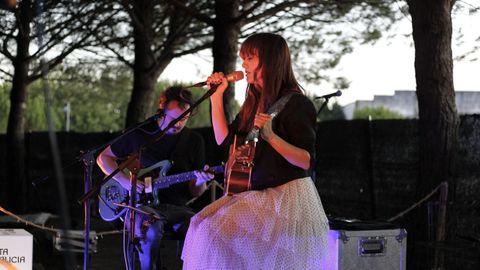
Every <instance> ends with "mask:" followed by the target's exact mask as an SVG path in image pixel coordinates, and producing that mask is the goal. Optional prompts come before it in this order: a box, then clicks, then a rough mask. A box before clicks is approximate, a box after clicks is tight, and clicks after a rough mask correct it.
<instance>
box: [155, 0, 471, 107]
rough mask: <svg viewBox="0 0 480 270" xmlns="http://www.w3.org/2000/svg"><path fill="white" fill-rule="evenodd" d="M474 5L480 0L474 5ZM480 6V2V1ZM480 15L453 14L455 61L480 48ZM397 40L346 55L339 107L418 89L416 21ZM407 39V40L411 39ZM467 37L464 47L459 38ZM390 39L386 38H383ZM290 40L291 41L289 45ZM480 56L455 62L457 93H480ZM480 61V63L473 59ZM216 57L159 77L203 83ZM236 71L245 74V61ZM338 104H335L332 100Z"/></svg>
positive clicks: (338, 72) (320, 91)
mask: <svg viewBox="0 0 480 270" xmlns="http://www.w3.org/2000/svg"><path fill="white" fill-rule="evenodd" d="M473 2H474V3H475V2H476V1H473ZM478 2H479V3H478V6H480V1H478ZM479 25H480V14H476V15H470V14H468V12H467V11H465V12H463V13H457V14H454V18H453V41H452V51H453V52H452V53H453V57H454V58H455V57H456V56H458V55H460V54H463V53H464V52H466V51H469V50H471V49H472V48H473V47H474V46H475V45H477V46H479V45H480V40H478V41H475V40H476V39H477V38H479V37H480V27H479ZM394 29H395V30H394V31H395V33H399V35H397V36H396V37H395V38H386V37H383V38H381V39H380V40H378V41H377V42H376V43H375V44H373V45H363V46H356V47H354V50H353V52H352V53H350V54H348V55H346V56H344V57H343V58H342V60H341V61H340V63H339V65H338V66H337V67H335V68H334V69H332V70H330V71H328V72H327V73H328V74H329V75H331V76H332V77H333V76H344V77H345V78H347V80H348V81H350V87H349V88H348V89H345V90H342V96H340V97H335V98H334V99H335V100H336V101H337V102H338V103H339V104H340V105H342V106H343V105H347V104H350V103H352V102H355V101H356V100H372V99H373V97H374V96H375V95H393V94H394V91H395V90H415V89H416V86H415V85H416V84H415V70H414V58H415V57H414V56H415V55H414V54H415V50H414V47H413V39H412V37H411V35H410V34H411V21H410V18H409V17H407V16H405V17H404V19H403V20H402V21H401V22H399V23H397V25H396V26H395V27H394ZM406 35H407V36H406ZM459 35H463V36H462V41H463V42H462V43H461V44H458V42H456V41H455V38H456V37H457V36H459ZM384 36H387V35H384ZM287 42H288V41H287ZM479 56H480V53H479V52H478V51H477V52H476V53H474V54H473V55H470V56H469V57H467V58H466V59H464V60H462V61H454V71H453V76H454V87H455V89H456V91H459V90H460V91H475V90H476V91H480V79H479V75H480V57H479ZM473 58H479V59H478V60H477V61H471V59H473ZM212 62H213V59H212V57H211V54H210V52H209V51H202V52H200V53H199V54H197V55H190V56H186V57H182V58H179V59H175V60H174V61H173V62H172V63H171V64H170V65H169V66H168V67H167V69H166V70H165V71H164V72H163V73H162V75H161V77H160V79H161V80H163V79H166V80H174V81H183V82H191V81H193V82H197V81H198V82H201V81H205V79H206V78H207V77H208V75H209V74H210V73H211V71H212ZM237 70H242V71H243V69H242V68H241V65H240V63H238V64H237ZM298 79H299V81H300V83H301V84H302V85H303V86H304V87H305V88H306V89H307V91H309V92H310V93H311V94H313V95H315V96H321V95H324V94H329V93H333V92H335V91H336V89H334V88H333V86H332V85H330V84H327V83H322V84H321V85H309V84H306V83H304V82H303V83H302V80H301V78H298ZM235 87H236V88H235V89H236V90H235V99H236V100H238V101H239V102H240V103H242V102H243V100H244V95H245V88H246V82H245V79H244V80H241V81H239V82H237V83H236V86H235ZM331 101H333V100H331Z"/></svg>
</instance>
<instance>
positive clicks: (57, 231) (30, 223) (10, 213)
mask: <svg viewBox="0 0 480 270" xmlns="http://www.w3.org/2000/svg"><path fill="white" fill-rule="evenodd" d="M0 212H3V213H4V214H6V215H7V216H10V217H12V218H14V219H15V220H16V222H17V223H24V224H25V225H27V226H32V227H35V228H37V229H41V230H44V231H47V232H50V233H55V234H59V233H61V232H62V231H61V230H60V229H55V228H53V227H46V226H43V225H39V224H36V223H33V222H31V221H29V220H26V219H24V218H22V217H20V216H18V215H15V214H14V213H12V212H10V211H8V210H6V209H5V208H3V207H2V206H0ZM121 233H122V231H121V230H111V231H104V232H98V233H97V234H96V235H97V236H98V237H102V238H103V237H104V236H106V235H112V234H121Z"/></svg>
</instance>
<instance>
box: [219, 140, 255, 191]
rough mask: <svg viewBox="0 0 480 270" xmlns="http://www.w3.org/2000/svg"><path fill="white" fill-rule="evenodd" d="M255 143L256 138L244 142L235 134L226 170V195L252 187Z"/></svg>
mask: <svg viewBox="0 0 480 270" xmlns="http://www.w3.org/2000/svg"><path fill="white" fill-rule="evenodd" d="M255 145H256V140H252V141H248V142H243V141H242V140H239V139H238V138H237V136H236V135H235V137H234V140H233V143H232V145H230V150H229V155H228V161H227V165H226V170H225V186H224V195H229V196H231V195H233V194H236V193H240V192H243V191H247V190H250V189H251V181H250V180H251V177H252V171H253V158H254V156H255Z"/></svg>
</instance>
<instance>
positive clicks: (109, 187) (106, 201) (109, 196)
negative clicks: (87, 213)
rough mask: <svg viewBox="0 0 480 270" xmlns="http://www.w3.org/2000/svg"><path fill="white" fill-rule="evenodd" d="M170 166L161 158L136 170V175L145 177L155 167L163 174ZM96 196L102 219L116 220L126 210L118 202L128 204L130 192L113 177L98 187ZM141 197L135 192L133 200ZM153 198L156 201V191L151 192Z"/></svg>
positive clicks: (137, 200)
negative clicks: (135, 197)
mask: <svg viewBox="0 0 480 270" xmlns="http://www.w3.org/2000/svg"><path fill="white" fill-rule="evenodd" d="M171 167H172V164H171V162H170V161H168V160H162V161H160V162H158V163H155V164H154V165H152V166H150V167H148V168H144V169H141V170H140V171H139V172H138V177H139V178H142V177H145V175H147V174H149V173H150V172H152V171H154V170H157V169H158V170H159V173H158V174H159V175H161V176H165V175H166V174H167V172H168V170H169V169H170V168H171ZM98 196H99V199H98V211H99V212H100V216H101V217H102V219H103V220H105V221H113V220H116V219H117V218H119V217H121V216H123V215H124V214H125V211H127V208H125V207H119V206H118V204H125V205H128V204H129V199H130V193H129V191H128V190H127V189H125V188H123V187H122V185H120V184H119V183H118V182H117V181H115V180H114V179H110V180H108V181H107V182H106V183H105V184H103V185H102V186H101V187H100V192H99V194H98ZM141 197H142V194H138V193H137V199H136V200H135V201H136V202H139V201H140V200H141ZM153 198H154V201H158V198H157V195H156V192H154V193H153Z"/></svg>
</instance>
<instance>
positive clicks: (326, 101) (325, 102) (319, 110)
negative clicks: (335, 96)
mask: <svg viewBox="0 0 480 270" xmlns="http://www.w3.org/2000/svg"><path fill="white" fill-rule="evenodd" d="M329 99H330V98H325V101H324V102H323V103H322V106H320V109H318V112H317V117H318V116H319V115H320V112H321V111H322V110H323V108H325V106H326V105H327V103H328V100H329Z"/></svg>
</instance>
